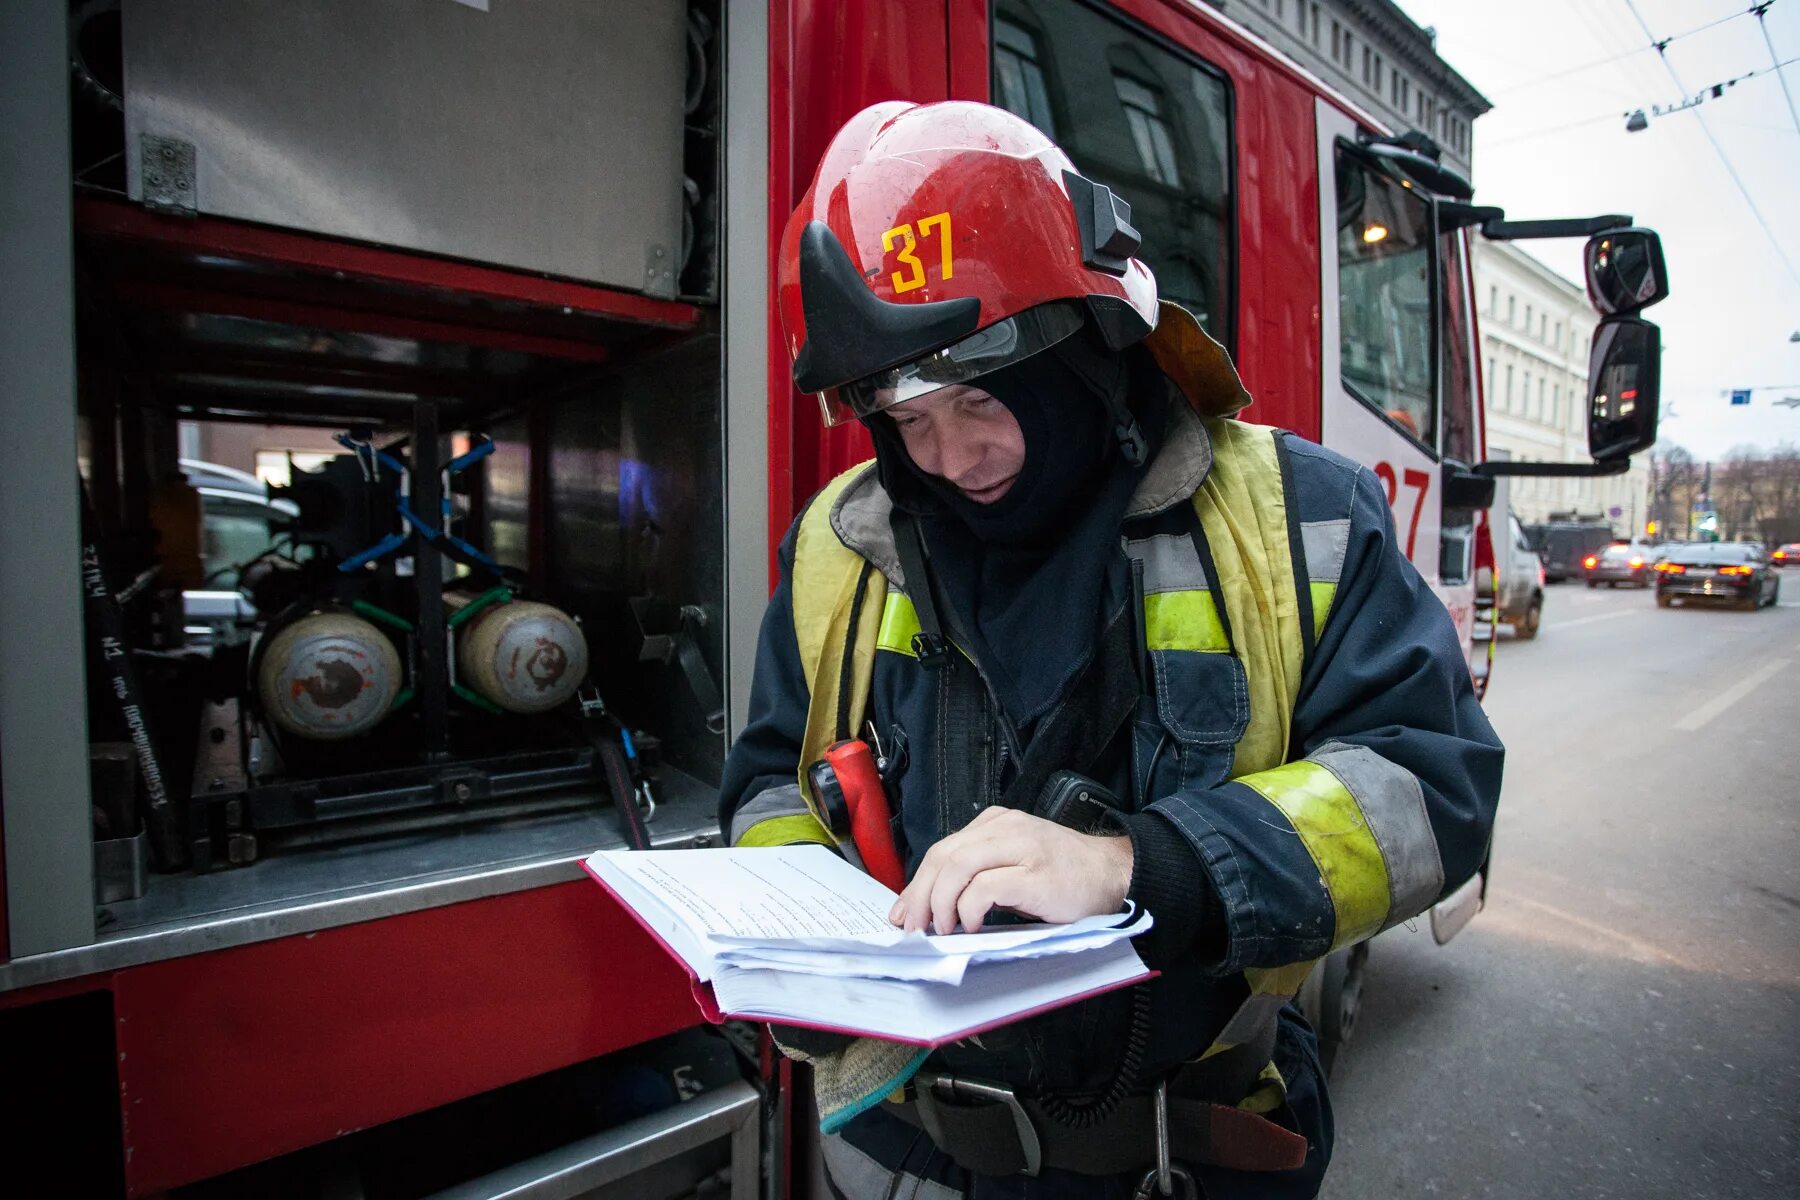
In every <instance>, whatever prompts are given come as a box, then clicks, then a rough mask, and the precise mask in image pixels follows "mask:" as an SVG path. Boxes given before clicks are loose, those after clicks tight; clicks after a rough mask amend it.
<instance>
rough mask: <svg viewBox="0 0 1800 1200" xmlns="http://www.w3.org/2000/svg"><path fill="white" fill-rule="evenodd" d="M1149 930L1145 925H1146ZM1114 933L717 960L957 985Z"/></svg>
mask: <svg viewBox="0 0 1800 1200" xmlns="http://www.w3.org/2000/svg"><path fill="white" fill-rule="evenodd" d="M1146 928H1147V926H1146ZM1129 936H1130V934H1129V933H1123V932H1122V931H1120V930H1114V929H1096V930H1091V931H1089V932H1087V933H1077V934H1072V935H1070V936H1068V937H1059V938H1054V939H1049V940H1041V941H1036V942H1031V943H1028V944H1026V945H1022V946H1016V947H1009V948H1005V949H999V950H991V951H976V952H974V953H970V954H941V955H932V954H889V953H887V952H885V951H876V952H873V953H858V952H856V951H851V950H789V949H786V948H784V947H779V946H735V945H734V946H725V947H720V948H719V950H718V951H717V953H716V955H715V958H716V961H718V962H720V963H729V964H730V965H732V966H734V967H741V968H755V967H771V968H775V969H778V970H783V971H795V972H798V973H799V974H802V975H847V976H861V977H863V978H868V979H910V980H914V981H916V982H920V983H925V982H930V983H948V984H958V983H961V982H962V979H963V973H964V972H965V971H966V970H968V968H969V966H970V965H971V964H973V963H978V962H1007V961H1015V960H1017V959H1021V958H1045V957H1048V956H1050V955H1052V954H1074V953H1076V952H1078V951H1084V950H1096V949H1099V948H1100V947H1102V946H1110V945H1112V944H1113V943H1114V942H1117V941H1121V940H1123V937H1129Z"/></svg>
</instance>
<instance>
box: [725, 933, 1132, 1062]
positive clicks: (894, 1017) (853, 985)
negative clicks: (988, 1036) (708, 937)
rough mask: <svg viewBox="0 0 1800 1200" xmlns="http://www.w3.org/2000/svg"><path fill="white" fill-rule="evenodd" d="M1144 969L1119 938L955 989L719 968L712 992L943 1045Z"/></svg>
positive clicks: (1014, 966) (741, 1011)
mask: <svg viewBox="0 0 1800 1200" xmlns="http://www.w3.org/2000/svg"><path fill="white" fill-rule="evenodd" d="M1143 974H1144V964H1143V961H1142V960H1141V959H1139V958H1138V956H1137V951H1136V950H1134V949H1132V947H1131V943H1130V942H1116V943H1114V944H1113V945H1111V946H1106V947H1103V948H1101V949H1098V950H1094V951H1092V952H1091V953H1087V954H1059V955H1054V956H1051V957H1048V958H1041V959H1035V960H1033V961H1031V962H997V963H978V964H976V965H974V966H973V967H971V968H969V970H968V972H967V973H966V974H965V975H964V977H963V982H962V983H961V985H959V986H955V987H952V986H949V985H947V984H941V983H911V982H906V981H902V980H895V979H842V978H833V977H829V976H817V975H796V974H793V973H791V972H788V971H767V970H740V969H738V968H735V967H721V968H720V970H719V973H718V976H717V977H716V978H715V979H714V981H713V994H714V996H716V997H717V999H718V1001H719V1006H720V1008H721V1009H723V1010H724V1011H725V1012H727V1013H729V1014H731V1015H733V1016H742V1017H753V1018H762V1019H765V1020H775V1021H782V1020H791V1021H803V1022H807V1023H810V1024H818V1025H827V1026H831V1027H833V1028H840V1029H846V1030H850V1031H853V1032H857V1033H864V1034H868V1035H869V1036H872V1037H887V1038H897V1039H901V1040H913V1041H928V1042H941V1041H945V1040H948V1039H950V1038H952V1037H954V1036H957V1035H961V1034H965V1033H967V1032H969V1031H971V1030H973V1029H976V1028H978V1027H980V1026H984V1025H988V1024H991V1023H993V1022H996V1021H1000V1020H1003V1019H1005V1018H1007V1017H1010V1016H1014V1015H1016V1014H1021V1013H1026V1012H1030V1011H1031V1010H1033V1009H1036V1008H1042V1007H1044V1006H1046V1005H1051V1004H1054V1003H1056V1002H1057V1001H1059V1000H1066V999H1068V998H1069V997H1072V996H1079V995H1082V994H1084V993H1086V992H1090V991H1095V990H1097V989H1100V988H1103V987H1107V986H1109V985H1112V984H1118V983H1123V982H1125V981H1127V980H1131V979H1136V978H1138V977H1140V976H1141V975H1143Z"/></svg>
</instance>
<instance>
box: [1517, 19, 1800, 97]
mask: <svg viewBox="0 0 1800 1200" xmlns="http://www.w3.org/2000/svg"><path fill="white" fill-rule="evenodd" d="M1776 2H1777V0H1767V2H1766V3H1763V4H1757V5H1753V6H1751V7H1750V8H1746V9H1744V10H1743V11H1742V12H1734V13H1726V14H1725V15H1724V16H1722V17H1719V18H1717V19H1716V20H1712V21H1708V22H1707V23H1706V24H1704V25H1696V26H1694V28H1692V29H1688V30H1684V31H1683V32H1681V33H1677V34H1672V35H1670V36H1669V37H1666V38H1663V39H1662V40H1661V41H1658V42H1652V43H1651V44H1650V45H1648V46H1634V47H1633V48H1632V49H1630V50H1626V51H1624V52H1623V53H1620V54H1614V55H1611V56H1609V57H1607V58H1596V59H1594V60H1593V61H1592V62H1585V63H1582V64H1580V65H1579V66H1574V67H1565V68H1564V69H1562V70H1560V71H1553V72H1551V73H1550V74H1548V75H1539V76H1537V77H1536V78H1534V79H1527V80H1526V81H1525V82H1523V83H1515V84H1511V85H1509V86H1507V87H1503V88H1500V89H1498V90H1497V91H1495V92H1494V95H1495V96H1505V95H1510V94H1511V93H1513V92H1522V91H1524V90H1525V89H1527V88H1533V87H1536V86H1538V85H1539V84H1540V83H1550V82H1553V81H1555V80H1558V79H1567V78H1568V77H1569V76H1571V75H1579V74H1580V73H1581V72H1583V71H1591V70H1593V69H1594V68H1595V67H1604V66H1608V65H1610V64H1612V63H1616V62H1623V61H1624V60H1626V59H1628V58H1633V57H1635V56H1637V55H1639V54H1643V53H1644V52H1646V51H1649V50H1655V51H1657V52H1658V53H1660V52H1661V51H1662V49H1663V48H1664V47H1666V46H1669V45H1671V44H1672V43H1675V42H1679V41H1681V40H1682V39H1683V38H1690V37H1693V36H1694V35H1695V34H1696V33H1705V32H1706V31H1707V30H1708V29H1713V28H1715V27H1717V26H1720V25H1723V24H1725V23H1726V22H1727V21H1735V20H1737V19H1738V18H1739V17H1749V16H1754V17H1755V18H1756V19H1757V20H1758V21H1761V20H1762V19H1763V13H1765V12H1767V11H1768V10H1769V9H1770V8H1771V7H1773V6H1774V5H1775V4H1776ZM1763 36H1764V37H1767V36H1768V30H1767V29H1764V31H1763ZM1769 53H1770V56H1771V57H1773V56H1774V47H1773V46H1771V47H1770V48H1769ZM1783 86H1784V87H1785V86H1786V85H1785V84H1783Z"/></svg>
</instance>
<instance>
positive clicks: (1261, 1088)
mask: <svg viewBox="0 0 1800 1200" xmlns="http://www.w3.org/2000/svg"><path fill="white" fill-rule="evenodd" d="M1285 1103H1287V1080H1285V1079H1283V1078H1282V1077H1281V1068H1279V1067H1277V1066H1276V1065H1275V1064H1274V1063H1273V1062H1271V1063H1270V1064H1269V1065H1268V1066H1266V1067H1264V1068H1263V1069H1262V1073H1261V1074H1260V1075H1258V1076H1257V1077H1256V1087H1255V1089H1254V1090H1252V1091H1251V1093H1250V1094H1249V1095H1248V1096H1245V1097H1244V1098H1243V1099H1242V1100H1239V1101H1238V1107H1239V1108H1241V1109H1243V1110H1244V1111H1245V1112H1253V1113H1258V1114H1260V1115H1264V1116H1266V1115H1267V1114H1269V1113H1272V1112H1274V1111H1275V1110H1276V1109H1278V1108H1280V1107H1281V1106H1282V1105H1283V1104H1285Z"/></svg>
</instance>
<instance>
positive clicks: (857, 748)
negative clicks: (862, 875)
mask: <svg viewBox="0 0 1800 1200" xmlns="http://www.w3.org/2000/svg"><path fill="white" fill-rule="evenodd" d="M825 761H826V762H828V763H830V764H831V769H832V771H834V772H835V773H836V774H837V777H838V784H839V786H841V787H842V788H843V789H844V803H845V804H846V805H847V806H848V807H849V809H850V835H851V837H852V839H854V840H855V842H856V852H857V853H858V854H860V855H862V860H863V866H865V867H867V868H868V870H869V874H871V875H873V876H874V877H875V878H877V879H879V880H880V881H881V882H882V883H885V884H886V885H887V886H888V887H890V888H893V889H894V890H895V891H896V892H897V891H900V890H901V889H902V888H904V887H905V886H906V869H905V868H904V867H902V866H901V865H900V855H899V852H898V851H896V850H895V849H894V831H893V827H892V826H891V825H890V824H889V819H890V816H891V814H890V813H889V812H888V802H887V792H886V791H885V790H883V788H882V786H881V772H879V771H877V770H876V769H875V756H874V755H873V754H872V753H870V751H869V744H868V743H867V742H864V741H859V740H851V741H847V742H838V743H837V744H836V745H834V746H832V747H831V748H830V749H828V750H826V751H825Z"/></svg>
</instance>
